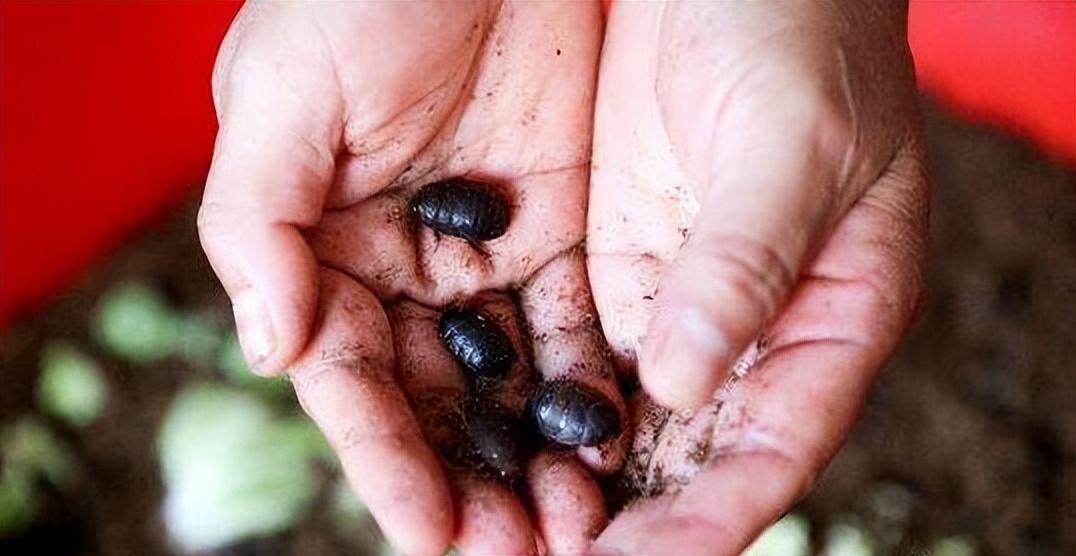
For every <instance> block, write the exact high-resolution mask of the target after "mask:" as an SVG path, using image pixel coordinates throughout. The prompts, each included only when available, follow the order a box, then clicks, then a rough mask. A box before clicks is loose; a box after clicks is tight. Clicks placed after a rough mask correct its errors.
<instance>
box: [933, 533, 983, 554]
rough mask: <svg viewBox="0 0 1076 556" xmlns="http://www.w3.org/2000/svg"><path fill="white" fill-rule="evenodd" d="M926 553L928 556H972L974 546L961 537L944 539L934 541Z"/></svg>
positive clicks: (968, 540)
mask: <svg viewBox="0 0 1076 556" xmlns="http://www.w3.org/2000/svg"><path fill="white" fill-rule="evenodd" d="M928 552H929V553H930V556H974V555H975V544H974V543H973V542H972V540H971V539H969V538H967V537H963V536H955V537H945V538H942V539H938V540H937V541H934V544H932V545H930V550H929V551H928Z"/></svg>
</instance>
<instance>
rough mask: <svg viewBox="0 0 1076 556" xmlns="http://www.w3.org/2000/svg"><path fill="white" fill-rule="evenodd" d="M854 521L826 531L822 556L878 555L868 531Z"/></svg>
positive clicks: (834, 526) (831, 527)
mask: <svg viewBox="0 0 1076 556" xmlns="http://www.w3.org/2000/svg"><path fill="white" fill-rule="evenodd" d="M855 521H856V520H847V521H846V522H844V523H836V524H834V525H832V526H830V528H829V530H827V531H826V545H825V547H824V548H823V549H822V554H823V556H872V555H874V554H878V548H877V543H876V542H875V541H874V537H873V535H871V534H870V532H869V531H867V530H866V529H864V528H863V527H861V526H860V525H859V524H858V523H856V522H855Z"/></svg>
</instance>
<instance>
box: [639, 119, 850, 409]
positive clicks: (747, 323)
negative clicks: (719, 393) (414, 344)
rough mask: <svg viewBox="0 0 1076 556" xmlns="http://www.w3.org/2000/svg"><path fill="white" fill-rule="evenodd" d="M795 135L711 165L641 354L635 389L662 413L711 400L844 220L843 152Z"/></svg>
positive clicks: (814, 135)
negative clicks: (639, 384)
mask: <svg viewBox="0 0 1076 556" xmlns="http://www.w3.org/2000/svg"><path fill="white" fill-rule="evenodd" d="M793 121H794V120H793ZM819 129H825V132H824V133H819V132H818V130H819ZM800 130H801V132H799V133H785V134H772V135H768V136H766V137H764V138H763V139H762V140H756V141H753V142H752V143H753V144H750V145H746V144H745V145H744V146H742V147H733V148H725V149H722V150H721V151H720V152H721V155H720V156H717V157H715V158H714V159H713V162H712V165H711V166H710V171H709V172H707V175H706V179H705V181H706V182H707V184H708V188H707V189H706V193H705V195H704V197H703V198H702V200H701V205H700V209H699V211H698V213H697V214H696V216H695V219H694V223H693V225H692V229H691V231H690V235H689V236H688V239H687V241H686V242H685V244H684V245H683V247H682V248H681V250H680V252H679V254H678V255H677V257H676V258H675V259H674V260H673V261H672V263H671V264H670V265H669V266H667V267H666V269H665V271H664V273H663V275H662V277H661V280H660V282H659V285H658V294H657V296H656V299H655V302H656V307H657V312H656V313H655V315H654V317H653V319H652V320H651V323H650V326H649V329H648V332H647V336H646V339H645V340H644V342H643V346H642V352H641V357H640V363H639V375H640V380H641V382H642V384H643V386H644V387H646V389H647V391H648V392H649V393H650V394H651V396H653V397H654V398H655V399H656V400H657V401H659V402H661V403H662V404H664V405H666V406H670V407H674V408H679V409H694V408H697V407H699V406H701V405H703V404H704V403H706V402H707V401H709V400H710V399H711V397H712V396H713V393H714V391H715V390H716V389H717V388H718V387H719V386H721V384H722V383H723V382H724V381H725V380H726V378H727V377H728V374H729V371H730V368H731V366H732V365H733V364H734V362H735V361H736V359H737V357H738V356H739V355H740V354H742V353H743V352H744V351H745V350H746V348H747V347H748V345H749V343H750V342H751V341H753V340H754V339H755V338H756V337H757V335H758V334H759V332H760V331H761V329H762V328H763V326H764V325H765V323H766V322H767V321H768V320H769V319H770V318H771V317H773V316H774V315H775V314H776V313H777V311H778V310H779V309H780V307H781V305H782V303H783V302H784V300H785V298H786V296H787V295H788V293H789V290H790V289H791V288H792V286H793V285H794V284H795V282H796V281H797V278H798V274H799V270H800V268H801V266H802V265H803V263H804V261H805V259H806V257H807V256H808V255H809V253H810V249H811V248H812V246H815V245H818V244H819V243H820V240H821V239H822V238H821V237H820V236H822V235H824V234H825V233H827V231H828V230H829V228H830V226H831V225H832V223H833V222H834V221H836V219H837V217H839V215H840V213H841V212H843V208H841V207H842V206H843V205H844V204H845V203H846V198H847V197H848V195H847V191H846V192H845V194H840V193H839V191H838V184H839V183H840V181H841V175H840V174H841V166H842V165H841V162H842V157H843V155H844V154H845V153H844V152H843V151H844V148H843V145H847V144H849V143H845V142H843V141H842V139H843V136H842V134H841V133H832V131H833V129H832V128H828V129H826V128H825V126H823V127H822V128H811V127H810V126H804V127H801V128H800ZM706 152H714V151H713V150H709V149H707V150H706Z"/></svg>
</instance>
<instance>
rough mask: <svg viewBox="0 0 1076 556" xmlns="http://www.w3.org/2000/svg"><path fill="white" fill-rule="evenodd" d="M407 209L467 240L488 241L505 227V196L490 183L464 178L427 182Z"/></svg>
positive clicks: (499, 233)
mask: <svg viewBox="0 0 1076 556" xmlns="http://www.w3.org/2000/svg"><path fill="white" fill-rule="evenodd" d="M411 210H412V212H414V213H415V214H416V215H417V216H418V219H419V221H420V222H422V223H423V224H424V225H426V226H428V227H430V228H432V229H433V230H435V231H437V232H440V233H443V234H446V235H450V236H456V237H461V238H463V239H466V240H467V241H471V242H476V241H488V240H491V239H495V238H498V237H500V236H502V235H504V232H505V230H507V229H508V216H509V215H508V212H509V207H508V200H507V199H505V198H504V195H503V194H502V193H501V192H500V191H498V190H497V189H495V188H494V187H493V186H491V185H489V184H486V183H482V182H477V181H473V180H469V179H466V178H451V179H447V180H444V181H439V182H434V183H431V184H429V185H427V186H425V187H423V188H422V189H420V190H419V191H418V193H416V194H415V196H414V198H412V199H411Z"/></svg>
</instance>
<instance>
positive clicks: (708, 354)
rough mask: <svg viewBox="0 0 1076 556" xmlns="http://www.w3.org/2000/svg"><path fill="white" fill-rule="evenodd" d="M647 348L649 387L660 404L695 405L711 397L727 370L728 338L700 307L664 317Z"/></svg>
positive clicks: (683, 407)
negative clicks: (663, 328) (656, 333)
mask: <svg viewBox="0 0 1076 556" xmlns="http://www.w3.org/2000/svg"><path fill="white" fill-rule="evenodd" d="M663 324H665V330H664V332H662V331H660V330H659V331H658V334H661V336H658V337H656V338H655V340H656V342H655V345H654V349H651V350H647V354H648V357H646V359H645V364H646V365H647V366H648V368H649V371H648V372H647V373H646V375H647V376H646V380H644V383H647V386H648V390H649V391H650V394H651V396H653V397H654V398H656V399H657V401H658V402H660V403H662V404H663V405H672V406H674V407H677V408H680V409H694V408H696V407H698V406H701V405H703V404H705V403H706V402H707V401H709V400H710V398H711V396H712V395H713V393H714V390H715V389H717V386H719V384H718V383H719V382H720V381H721V380H723V378H722V377H724V376H725V375H726V373H727V368H726V367H727V366H728V352H729V349H728V342H727V340H725V335H724V334H722V333H721V331H720V330H718V328H717V327H716V326H714V324H713V323H712V322H711V321H710V319H708V318H707V316H706V314H705V313H703V312H702V311H701V310H699V309H697V308H694V307H689V308H686V309H683V310H681V311H679V312H675V313H673V314H672V316H671V318H669V319H667V320H665V322H664V323H663Z"/></svg>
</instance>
